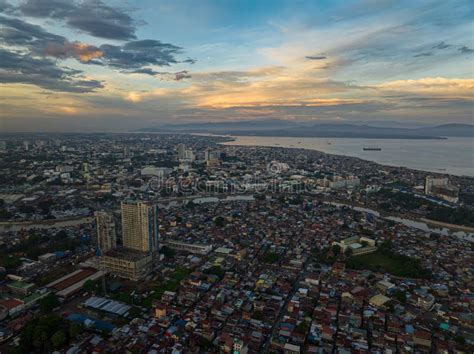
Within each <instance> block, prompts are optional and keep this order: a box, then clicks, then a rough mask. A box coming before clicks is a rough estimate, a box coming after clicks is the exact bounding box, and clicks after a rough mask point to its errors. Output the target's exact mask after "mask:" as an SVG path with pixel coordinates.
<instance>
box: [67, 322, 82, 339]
mask: <svg viewBox="0 0 474 354" xmlns="http://www.w3.org/2000/svg"><path fill="white" fill-rule="evenodd" d="M82 331H83V326H82V325H81V324H80V323H76V322H71V324H70V325H69V338H71V339H74V338H76V337H77V336H78V335H79V334H80V333H81V332H82Z"/></svg>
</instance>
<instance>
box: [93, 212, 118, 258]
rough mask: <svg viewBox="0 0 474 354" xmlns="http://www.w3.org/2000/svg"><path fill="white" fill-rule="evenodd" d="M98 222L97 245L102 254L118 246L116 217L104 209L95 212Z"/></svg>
mask: <svg viewBox="0 0 474 354" xmlns="http://www.w3.org/2000/svg"><path fill="white" fill-rule="evenodd" d="M95 220H96V223H97V246H98V247H99V251H100V254H101V255H102V254H104V253H105V252H108V251H110V250H111V249H114V248H115V247H117V234H116V232H115V222H114V217H113V215H111V214H108V213H106V212H103V211H97V212H95Z"/></svg>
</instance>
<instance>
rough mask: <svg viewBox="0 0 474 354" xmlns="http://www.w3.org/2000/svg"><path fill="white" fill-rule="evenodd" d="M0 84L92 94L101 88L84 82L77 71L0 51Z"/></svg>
mask: <svg viewBox="0 0 474 354" xmlns="http://www.w3.org/2000/svg"><path fill="white" fill-rule="evenodd" d="M0 63H2V64H1V68H0V83H2V84H7V83H19V84H31V85H36V86H39V87H42V88H44V89H47V90H52V91H64V92H92V91H94V90H95V89H98V88H101V87H103V85H102V83H101V82H100V81H97V80H84V79H82V78H81V76H80V73H81V72H80V71H79V70H73V69H69V68H62V67H59V66H57V65H56V63H55V62H54V61H52V60H49V59H46V58H41V59H38V58H32V57H31V56H29V55H21V54H18V53H13V52H9V51H7V50H4V49H0Z"/></svg>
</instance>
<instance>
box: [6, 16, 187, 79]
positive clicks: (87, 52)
mask: <svg viewBox="0 0 474 354" xmlns="http://www.w3.org/2000/svg"><path fill="white" fill-rule="evenodd" d="M51 11H58V10H54V9H51V10H49V9H48V13H49V12H51ZM0 25H2V26H1V27H0V44H4V45H5V46H7V47H10V48H11V49H12V51H15V50H18V49H21V50H25V51H28V52H29V53H30V54H31V55H33V56H40V57H44V56H49V57H54V58H58V59H67V58H75V59H77V60H78V61H80V62H82V63H87V64H94V65H102V66H109V67H112V68H118V69H121V70H122V72H123V73H142V74H148V75H152V76H157V75H161V74H166V75H162V78H163V79H169V80H180V79H184V78H188V77H189V76H186V77H185V76H184V75H183V74H184V73H181V74H179V75H177V76H175V75H174V74H172V75H171V76H172V77H171V76H170V73H162V72H159V71H156V70H154V69H153V68H146V67H145V66H149V65H156V66H169V65H172V64H175V63H179V62H180V60H179V59H178V57H177V56H178V55H179V54H181V52H182V49H181V48H180V47H178V46H175V45H172V44H169V43H162V42H160V41H157V40H137V41H130V42H127V43H125V44H123V45H120V46H118V45H111V44H103V45H101V46H100V47H97V46H94V45H90V44H87V43H82V42H78V41H74V42H71V41H69V40H68V39H66V38H65V37H63V36H59V35H56V34H53V33H50V32H48V31H45V30H44V29H43V28H42V27H41V26H38V25H33V24H30V23H28V22H25V21H23V20H20V19H17V18H10V17H4V16H0ZM189 60H191V59H189ZM185 61H186V62H188V59H186V60H185Z"/></svg>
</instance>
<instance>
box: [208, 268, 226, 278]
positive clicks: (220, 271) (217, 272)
mask: <svg viewBox="0 0 474 354" xmlns="http://www.w3.org/2000/svg"><path fill="white" fill-rule="evenodd" d="M204 273H206V274H212V275H217V276H218V277H219V278H223V277H224V274H225V271H224V270H223V269H222V268H221V267H219V266H212V267H211V268H209V269H206V270H205V271H204Z"/></svg>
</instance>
